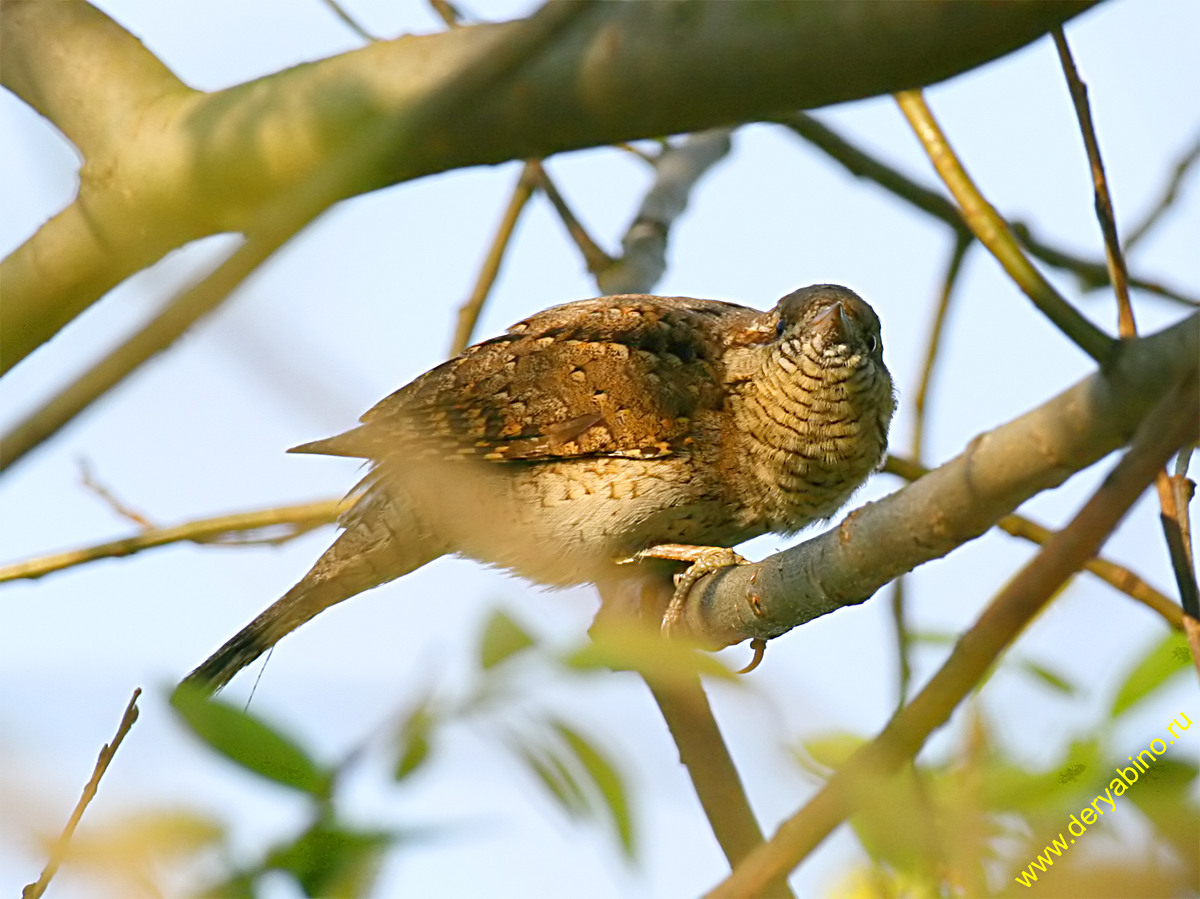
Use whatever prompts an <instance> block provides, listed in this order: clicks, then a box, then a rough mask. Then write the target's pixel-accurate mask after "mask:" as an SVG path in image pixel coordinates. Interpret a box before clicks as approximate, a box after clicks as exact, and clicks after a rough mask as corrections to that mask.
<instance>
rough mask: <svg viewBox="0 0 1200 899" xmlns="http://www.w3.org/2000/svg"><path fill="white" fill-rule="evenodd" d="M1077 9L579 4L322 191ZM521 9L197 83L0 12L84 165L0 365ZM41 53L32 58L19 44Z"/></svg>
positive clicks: (889, 59)
mask: <svg viewBox="0 0 1200 899" xmlns="http://www.w3.org/2000/svg"><path fill="white" fill-rule="evenodd" d="M1089 5H1091V3H1090V2H1089V0H1056V2H1044V3H1032V2H1026V3H1008V4H1002V5H999V6H995V5H990V4H988V5H984V4H961V3H953V2H945V0H921V2H912V3H905V4H900V5H896V4H886V3H885V4H843V3H838V2H823V3H793V2H761V3H749V4H743V3H704V2H694V3H605V4H599V5H597V6H596V7H594V8H591V9H589V10H588V11H587V12H586V14H584V15H581V16H579V17H578V19H577V21H575V22H574V23H573V24H572V26H571V27H569V28H568V29H566V30H565V31H564V32H563V33H562V34H561V35H559V37H558V39H557V41H556V43H555V45H554V46H553V47H552V48H550V50H549V52H547V53H545V54H544V55H542V56H541V57H540V58H539V59H538V60H537V61H536V63H535V64H534V65H531V66H529V67H528V68H527V69H526V70H524V71H523V72H521V73H520V75H519V76H518V77H514V78H507V79H502V80H500V81H498V82H497V83H496V84H494V85H493V86H492V88H491V90H490V91H489V93H488V95H487V96H486V97H481V98H478V99H477V100H476V101H475V102H472V103H470V104H467V105H465V106H460V107H458V108H455V109H452V110H448V111H446V113H445V114H444V115H442V116H441V117H440V118H438V119H436V120H433V121H430V122H428V123H427V124H426V126H425V130H424V132H423V138H424V139H423V140H421V141H407V142H405V147H404V148H403V150H399V149H398V150H397V152H395V153H392V154H389V155H388V156H387V157H385V158H382V159H379V160H375V161H373V163H372V164H371V165H367V166H364V167H363V170H362V171H361V172H359V173H358V175H359V177H358V178H357V179H356V180H355V181H354V182H353V183H351V184H347V186H346V189H345V191H344V192H343V194H342V195H341V196H342V197H348V196H354V195H357V194H360V193H363V192H366V191H370V190H374V189H377V188H380V187H384V186H387V185H390V184H395V183H398V182H401V181H405V180H409V179H412V178H417V177H420V176H423V175H428V174H433V173H435V172H443V171H447V170H450V169H455V168H461V167H464V166H470V165H478V164H492V163H499V162H504V161H507V160H512V159H526V158H535V157H544V156H547V155H550V154H552V153H557V152H561V151H564V150H572V149H579V148H582V147H588V146H597V145H604V144H611V143H616V142H619V141H625V140H635V139H638V138H643V137H653V136H657V135H662V134H672V133H680V132H685V131H698V130H702V129H705V128H711V127H714V126H721V125H729V124H732V123H735V122H744V121H754V120H759V119H763V118H769V117H772V116H777V115H779V114H780V113H783V112H786V111H788V110H792V109H796V108H801V107H814V106H822V105H826V104H830V103H837V102H842V101H846V100H852V99H858V98H862V97H867V96H874V95H877V94H881V93H890V92H894V91H896V90H899V89H902V88H910V87H913V86H914V85H924V84H930V83H933V82H936V81H940V80H943V79H945V78H949V77H951V76H953V75H955V74H958V73H960V72H963V71H966V70H968V69H970V68H973V67H975V66H977V65H980V64H981V63H983V62H986V61H988V60H991V59H994V58H996V57H998V56H1002V55H1004V54H1005V53H1008V52H1010V51H1011V50H1014V49H1016V48H1017V47H1020V46H1022V45H1024V44H1026V43H1028V42H1029V41H1031V40H1033V39H1035V38H1037V37H1039V36H1040V35H1042V34H1044V33H1045V32H1046V31H1047V30H1048V29H1049V28H1051V27H1053V26H1055V25H1059V24H1061V23H1062V22H1063V21H1065V20H1066V19H1068V18H1070V17H1071V16H1073V15H1076V14H1077V13H1079V12H1081V11H1082V10H1084V9H1086V8H1088V6H1089ZM76 7H77V8H78V9H77V10H76V11H75V13H71V12H70V10H71V9H72V8H76ZM64 8H65V9H64ZM72 14H73V15H77V16H78V17H79V19H80V22H81V24H80V27H72V28H61V27H59V24H58V17H59V16H63V15H72ZM527 21H528V20H526V21H525V22H509V23H504V24H498V25H480V26H473V27H465V28H456V29H453V30H451V31H447V32H443V33H439V34H434V35H426V36H420V37H414V36H406V37H401V38H398V39H396V40H392V41H381V42H378V43H374V44H371V45H369V46H367V47H363V48H361V49H358V50H355V51H352V52H350V53H346V54H343V55H341V56H336V57H332V58H329V59H325V60H322V61H320V62H316V63H311V64H308V65H302V66H297V67H295V68H292V69H288V70H286V71H283V72H278V73H276V74H273V75H270V76H267V77H265V78H260V79H257V80H255V81H252V82H248V83H246V84H242V85H238V86H236V87H232V88H229V89H227V90H222V91H216V92H213V93H208V94H205V93H197V92H192V91H188V90H187V89H186V88H184V87H183V86H182V85H181V84H179V82H178V81H177V80H174V79H173V78H172V76H170V75H169V73H164V72H162V71H161V67H159V66H157V63H156V62H154V63H150V62H147V61H146V60H145V58H144V57H145V55H146V54H145V51H144V49H143V48H142V47H141V45H140V44H139V43H138V42H137V41H136V40H135V39H133V38H132V37H129V36H128V35H125V36H124V37H122V38H119V39H118V38H117V37H115V36H114V37H112V38H111V39H110V35H115V34H116V32H119V31H120V29H119V26H117V25H116V24H115V23H113V22H112V21H111V20H109V19H107V18H106V17H104V16H103V15H102V14H100V13H98V12H96V11H95V10H93V9H91V8H90V7H88V6H87V5H86V4H83V3H69V4H63V3H58V2H56V0H32V2H28V3H4V4H3V5H0V29H3V30H4V32H5V70H6V72H8V71H10V70H11V71H12V72H14V73H17V74H14V75H13V76H12V77H11V78H9V77H8V76H6V81H5V83H6V85H8V86H9V87H10V89H12V90H13V91H14V93H16V94H17V95H18V96H20V97H21V98H22V99H24V100H26V102H29V103H30V104H31V105H33V106H35V108H37V109H39V110H43V111H44V112H45V114H46V115H47V116H49V117H51V118H52V120H54V117H55V116H57V115H60V110H63V109H64V108H65V107H66V105H67V103H66V100H67V98H68V97H72V98H74V99H73V101H72V102H73V105H72V106H71V110H72V114H71V116H69V118H70V120H71V124H70V125H69V126H67V127H69V128H70V132H71V133H73V134H75V135H77V136H79V140H80V141H81V143H82V146H81V149H82V150H83V152H84V154H85V156H86V157H87V159H86V163H85V165H84V168H83V170H82V171H81V186H80V196H79V199H78V200H77V202H76V203H75V204H74V205H73V206H71V207H69V208H68V210H66V211H65V212H64V213H62V214H61V215H60V216H58V217H56V218H55V219H53V220H52V221H51V222H49V223H47V225H46V226H44V228H43V229H42V230H41V231H39V232H38V233H37V234H35V235H34V236H33V237H32V238H30V240H29V241H27V242H26V244H25V245H23V246H22V247H20V248H19V249H18V250H16V251H15V252H14V253H13V254H12V255H11V256H10V257H9V258H8V259H7V260H5V262H4V263H3V265H0V278H3V280H4V283H5V304H4V305H5V309H4V311H3V312H2V313H0V316H2V317H0V335H3V336H2V340H3V343H2V344H0V371H5V370H7V369H8V368H10V367H11V366H13V365H15V364H16V363H17V362H18V361H20V360H21V359H22V358H24V356H26V355H27V354H28V353H30V352H32V350H33V349H35V348H36V347H37V346H39V345H40V344H41V343H43V342H44V341H45V340H47V339H49V337H51V336H52V335H53V334H54V333H55V332H56V331H57V330H58V328H60V327H61V326H62V324H63V323H64V322H65V321H68V320H70V318H72V317H73V316H74V315H76V314H78V312H79V311H80V310H81V309H83V308H85V307H86V306H87V305H88V304H89V303H90V302H92V301H94V300H96V299H98V298H99V297H100V296H101V295H102V294H103V293H104V292H105V291H106V290H108V289H109V288H111V287H112V286H113V285H115V284H117V283H119V282H120V281H121V280H122V279H124V278H125V277H127V276H129V275H131V274H133V273H134V272H136V271H138V270H140V269H141V268H144V267H145V266H146V265H149V264H150V263H152V262H153V261H155V260H156V259H158V258H160V257H161V256H163V255H164V254H165V253H167V252H168V251H170V250H172V249H174V248H176V247H178V246H181V245H182V244H184V243H186V242H188V241H190V240H194V239H197V238H199V237H203V236H206V235H209V234H213V233H219V232H223V231H243V230H245V229H246V227H247V223H248V222H252V221H253V220H254V217H255V214H256V211H257V210H258V209H259V207H260V206H262V205H263V204H264V203H266V202H268V201H269V199H270V198H271V197H273V196H276V195H278V194H279V193H280V192H284V191H288V190H291V189H294V188H296V187H297V186H298V185H303V184H304V183H305V182H306V181H307V180H309V179H311V178H313V177H315V176H316V175H318V174H319V173H320V171H321V170H322V169H323V168H324V167H325V166H326V165H327V163H328V160H329V158H330V156H331V155H335V154H336V153H337V152H339V151H340V150H343V149H344V148H345V147H346V146H348V145H353V144H354V143H355V142H357V141H360V140H361V139H362V138H363V135H364V133H365V132H369V131H370V130H371V129H372V127H373V126H374V125H376V124H377V123H378V122H379V121H380V119H381V118H382V119H384V120H397V119H402V118H404V116H405V114H406V110H409V109H410V108H412V107H414V106H420V105H422V104H423V103H424V102H425V101H427V100H428V98H429V97H430V96H432V95H436V94H437V93H439V92H440V91H441V89H442V87H443V84H444V82H445V80H446V79H447V78H448V77H452V76H453V75H454V74H455V73H456V72H457V71H459V69H460V67H461V65H462V63H463V61H464V60H467V59H477V58H481V57H486V55H487V54H488V52H489V51H490V50H491V49H492V48H494V47H496V46H501V45H503V44H504V42H505V41H506V40H507V39H508V38H509V36H510V35H511V33H512V31H513V30H514V29H516V30H520V29H521V28H523V27H524V26H525V24H526V23H527ZM121 33H122V34H124V33H123V32H121ZM98 41H104V42H105V43H106V44H107V47H106V52H108V53H109V54H110V56H111V58H108V57H106V59H107V62H106V63H105V65H104V66H103V67H96V68H94V69H93V70H92V71H91V74H90V77H88V78H86V79H82V80H78V79H66V81H68V82H70V83H64V79H63V78H61V77H58V75H57V73H58V71H59V64H60V61H61V60H62V59H64V58H69V57H76V56H79V55H82V56H83V57H84V58H91V57H93V56H94V55H95V54H94V51H89V50H88V47H89V46H91V45H93V44H94V43H96V42H98ZM50 45H53V46H54V48H55V52H54V53H49V54H47V53H42V52H41V51H42V50H44V48H45V47H47V46H50ZM847 59H853V60H854V65H852V66H847V65H845V61H846V60H847ZM110 67H111V68H112V69H113V70H115V71H117V72H122V73H129V75H130V77H131V78H132V80H133V81H134V82H135V84H136V85H138V88H137V89H136V90H134V91H133V92H132V93H131V96H134V97H136V98H137V99H138V101H139V102H135V103H134V104H133V106H134V107H135V110H133V111H131V112H130V113H129V115H125V116H121V117H118V119H117V121H115V122H110V121H109V119H108V111H107V109H106V107H105V105H104V104H105V101H106V98H108V97H109V96H110V94H111V93H113V92H114V90H116V92H118V93H120V90H119V87H120V85H118V88H114V87H113V84H112V83H111V82H106V81H105V77H106V74H107V72H108V71H109V68H110ZM18 75H19V77H18ZM121 108H124V106H123V105H122V107H121ZM75 113H78V116H76V115H75ZM89 116H90V118H88V117H89ZM131 117H132V119H131ZM131 124H133V125H135V127H129V126H130V125H131ZM49 260H53V261H54V264H53V267H54V268H56V269H57V271H55V272H50V271H49V267H50V266H49V264H48V261H49ZM48 276H49V277H48Z"/></svg>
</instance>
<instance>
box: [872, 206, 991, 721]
mask: <svg viewBox="0 0 1200 899" xmlns="http://www.w3.org/2000/svg"><path fill="white" fill-rule="evenodd" d="M974 242H975V239H974V238H973V237H972V236H971V233H970V232H969V231H967V230H966V229H965V228H962V229H955V241H954V250H953V251H952V252H951V254H950V262H949V264H948V265H947V266H946V276H945V277H944V278H943V279H942V290H941V294H940V295H939V297H938V305H937V312H936V313H935V314H934V317H933V325H932V327H931V328H930V330H929V342H928V345H927V347H926V350H925V364H924V366H923V367H922V371H921V384H920V386H919V387H918V388H917V395H916V397H915V399H914V400H913V407H914V411H915V417H914V424H913V437H912V450H911V451H912V457H913V458H914V459H916V460H917V461H918V462H920V461H921V459H923V458H924V455H925V424H926V418H927V411H928V408H929V406H928V400H929V386H930V385H931V384H932V383H933V369H934V366H935V364H936V363H937V358H938V352H939V350H940V349H941V346H942V335H943V334H944V332H945V328H946V316H947V314H948V312H949V310H950V298H951V296H953V295H954V286H955V285H956V284H957V283H958V276H959V275H960V274H961V273H962V264H963V259H964V258H965V257H966V255H967V250H969V249H970V248H971V244H973V243H974ZM906 583H907V579H906V578H905V577H904V576H901V577H898V578H896V580H895V581H894V582H893V584H892V626H893V627H894V628H895V631H896V662H897V667H898V669H899V671H898V674H899V677H898V680H899V686H898V688H897V691H896V693H897V708H902V707H903V706H904V704H905V703H906V702H907V701H908V688H909V682H910V681H911V679H912V664H911V661H910V659H909V656H910V652H911V648H912V637H911V635H910V634H909V631H908V624H907V621H906V617H907V616H906V615H905V605H906V598H907V596H906V591H905V584H906Z"/></svg>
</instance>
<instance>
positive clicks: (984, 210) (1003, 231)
mask: <svg viewBox="0 0 1200 899" xmlns="http://www.w3.org/2000/svg"><path fill="white" fill-rule="evenodd" d="M896 102H897V103H898V104H899V105H900V109H901V111H902V112H903V113H904V115H905V117H906V118H907V119H908V121H909V124H910V125H912V129H913V131H914V132H915V133H916V135H917V138H918V139H919V140H920V141H921V145H922V146H923V147H924V148H925V152H926V153H927V154H928V155H929V159H930V161H931V162H932V163H933V167H934V168H935V169H937V172H938V174H939V175H941V177H942V180H943V181H944V182H945V184H946V187H947V188H949V190H950V193H951V194H953V195H954V198H955V200H957V201H958V205H959V208H960V209H961V210H962V215H963V220H964V221H965V222H966V223H967V227H969V228H970V229H971V232H972V233H973V234H974V235H975V236H976V237H977V238H978V239H979V242H980V243H982V244H983V245H984V246H985V247H987V248H988V250H989V251H990V252H991V253H992V255H993V256H995V257H996V260H997V261H998V262H999V263H1000V264H1001V265H1002V266H1003V267H1004V270H1005V271H1006V272H1008V274H1009V276H1010V277H1011V278H1012V279H1013V281H1014V282H1015V283H1016V284H1017V285H1018V286H1019V287H1020V288H1021V289H1022V290H1023V291H1024V292H1025V295H1026V296H1028V297H1029V298H1030V299H1031V300H1033V304H1034V305H1035V306H1037V308H1038V309H1040V310H1041V311H1042V313H1043V314H1044V315H1045V316H1046V317H1047V318H1049V319H1050V321H1052V322H1053V323H1054V324H1055V326H1057V327H1058V329H1059V330H1060V331H1062V332H1063V333H1064V334H1065V335H1066V336H1067V337H1069V338H1070V339H1071V340H1073V341H1074V342H1075V343H1076V344H1077V345H1078V346H1079V347H1080V348H1081V349H1082V350H1083V351H1084V352H1085V353H1087V354H1088V355H1089V356H1091V357H1092V358H1093V359H1095V360H1096V361H1097V362H1100V363H1104V362H1105V361H1106V360H1107V359H1108V358H1109V356H1110V355H1111V354H1112V352H1113V350H1114V349H1115V348H1116V345H1117V344H1116V341H1114V340H1113V339H1112V338H1111V337H1109V336H1108V335H1107V334H1105V333H1104V332H1103V331H1101V330H1100V329H1099V328H1097V327H1096V326H1095V325H1093V324H1092V323H1091V322H1090V321H1088V320H1087V319H1086V318H1085V317H1084V316H1083V315H1082V314H1081V313H1080V312H1079V310H1077V309H1076V308H1075V307H1074V306H1072V305H1071V304H1070V303H1068V302H1067V301H1066V300H1065V299H1064V298H1063V297H1062V295H1061V294H1059V292H1058V291H1057V290H1055V289H1054V287H1053V286H1052V285H1051V284H1050V282H1049V281H1047V280H1046V279H1045V278H1044V277H1042V274H1041V272H1039V271H1038V270H1037V269H1036V268H1034V267H1033V265H1032V264H1030V262H1029V260H1028V259H1026V258H1025V254H1024V253H1023V252H1022V250H1021V246H1020V244H1019V243H1018V242H1017V239H1016V238H1015V237H1014V236H1013V233H1012V230H1011V229H1010V228H1009V226H1008V223H1007V222H1005V221H1004V219H1003V218H1001V216H1000V214H999V213H998V212H997V211H996V210H995V208H993V206H992V205H991V204H990V203H988V201H987V200H986V199H984V197H983V194H981V193H980V191H979V188H978V187H976V186H975V183H974V182H973V181H972V180H971V177H970V175H968V174H967V172H966V170H965V169H964V168H963V165H962V163H961V162H960V161H959V160H958V157H957V156H955V154H954V150H953V148H952V147H951V146H950V142H949V141H948V140H947V139H946V135H945V134H944V133H943V132H942V129H941V127H940V126H939V125H938V123H937V120H936V119H935V118H934V117H933V113H932V111H930V109H929V107H928V106H927V105H926V103H925V98H924V96H923V95H922V94H921V92H920V91H903V92H901V93H898V94H896Z"/></svg>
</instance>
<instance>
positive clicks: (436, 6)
mask: <svg viewBox="0 0 1200 899" xmlns="http://www.w3.org/2000/svg"><path fill="white" fill-rule="evenodd" d="M429 5H430V6H432V7H433V11H434V12H435V13H437V14H438V16H440V17H441V20H442V21H443V22H445V23H446V27H447V28H458V27H459V25H461V24H462V13H461V12H459V11H458V8H457V7H456V6H455V5H454V4H453V3H451V2H450V0H429Z"/></svg>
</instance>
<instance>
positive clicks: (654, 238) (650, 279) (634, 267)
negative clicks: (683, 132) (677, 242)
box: [596, 128, 733, 294]
mask: <svg viewBox="0 0 1200 899" xmlns="http://www.w3.org/2000/svg"><path fill="white" fill-rule="evenodd" d="M732 137H733V129H732V128H710V129H709V130H707V131H697V132H696V133H694V134H689V135H688V136H687V137H686V138H684V139H683V140H681V141H678V142H677V143H674V144H669V145H667V146H666V147H664V148H663V151H662V152H661V153H660V154H659V155H658V158H657V159H655V160H654V162H653V165H654V181H653V182H652V183H651V184H650V188H649V189H648V190H647V191H646V194H645V196H643V197H642V202H641V204H640V205H639V207H638V211H637V213H636V215H635V216H634V218H633V221H632V222H631V223H630V225H629V227H628V228H627V229H626V231H625V235H624V237H622V238H621V255H620V257H618V258H617V259H615V260H613V264H612V265H609V266H608V267H607V268H605V269H603V270H602V271H601V272H599V273H598V275H597V278H596V282H597V284H598V285H599V287H600V290H601V292H602V293H605V294H621V293H649V292H650V291H651V290H653V289H654V285H655V284H657V283H658V282H659V280H660V279H661V278H662V275H663V272H664V271H666V268H667V259H666V256H667V242H668V238H669V237H670V234H671V228H672V226H673V225H674V224H675V221H676V220H677V219H678V218H679V216H680V215H682V214H683V211H684V210H685V209H687V204H688V198H689V197H690V196H691V193H692V191H693V189H694V188H695V187H696V184H697V182H699V180H700V179H701V178H702V177H703V176H704V175H705V174H706V173H707V172H708V171H709V170H710V169H711V168H712V167H713V166H714V165H716V164H717V163H718V162H720V161H721V160H722V159H724V158H725V156H726V155H728V153H729V150H730V148H731V147H732V146H733V141H732Z"/></svg>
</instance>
